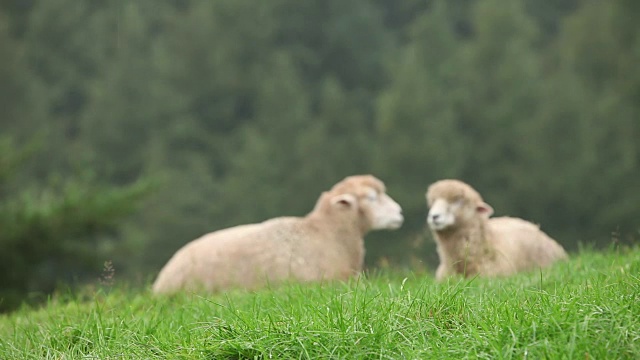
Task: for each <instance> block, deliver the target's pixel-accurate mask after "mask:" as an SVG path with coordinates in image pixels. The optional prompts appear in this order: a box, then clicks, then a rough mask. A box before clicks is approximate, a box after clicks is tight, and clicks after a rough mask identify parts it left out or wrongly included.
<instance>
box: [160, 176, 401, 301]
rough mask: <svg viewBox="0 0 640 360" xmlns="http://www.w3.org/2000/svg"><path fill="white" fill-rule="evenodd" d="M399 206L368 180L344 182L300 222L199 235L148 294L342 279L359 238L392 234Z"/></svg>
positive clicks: (359, 252)
mask: <svg viewBox="0 0 640 360" xmlns="http://www.w3.org/2000/svg"><path fill="white" fill-rule="evenodd" d="M403 221H404V217H403V215H402V208H401V207H400V205H398V204H397V203H396V202H395V201H394V200H393V199H392V198H391V197H389V196H388V195H387V194H386V193H385V185H384V183H383V182H382V181H380V180H379V179H377V178H375V177H374V176H372V175H355V176H349V177H346V178H345V179H344V180H342V181H341V182H339V183H337V184H335V185H334V186H333V187H332V188H331V190H329V191H325V192H323V193H322V194H321V196H320V198H319V199H318V200H317V202H316V205H315V207H314V208H313V210H312V211H311V212H310V213H309V214H307V215H306V216H304V217H279V218H274V219H270V220H267V221H264V222H262V223H258V224H248V225H240V226H236V227H232V228H227V229H223V230H218V231H215V232H212V233H209V234H206V235H204V236H202V237H200V238H198V239H196V240H193V241H192V242H190V243H188V244H186V245H185V246H183V247H182V248H181V249H180V250H178V251H177V252H176V253H175V254H174V255H173V257H172V258H171V259H170V260H169V261H168V263H167V264H166V265H165V266H164V267H163V268H162V270H161V271H160V273H159V274H158V277H157V279H156V281H155V282H154V284H153V288H152V290H153V292H154V293H155V294H171V293H176V292H179V291H204V292H216V291H221V290H226V289H229V288H244V289H255V288H258V287H260V286H264V285H267V284H277V283H281V282H284V281H298V282H310V281H321V280H347V279H349V278H350V277H352V276H356V275H359V273H360V272H361V271H362V268H363V263H364V254H365V249H364V235H365V234H367V233H368V232H369V231H370V230H379V229H390V230H392V229H398V228H399V227H400V226H401V225H402V223H403Z"/></svg>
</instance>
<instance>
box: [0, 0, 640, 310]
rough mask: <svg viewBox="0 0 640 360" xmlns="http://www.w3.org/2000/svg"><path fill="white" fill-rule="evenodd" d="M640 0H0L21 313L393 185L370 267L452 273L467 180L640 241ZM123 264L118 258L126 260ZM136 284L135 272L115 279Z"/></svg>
mask: <svg viewBox="0 0 640 360" xmlns="http://www.w3.org/2000/svg"><path fill="white" fill-rule="evenodd" d="M638 14H640V2H638V1H636V0H612V1H596V0H554V1H540V0H511V1H504V0H402V1H399V0H351V1H344V0H305V1H295V0H269V1H255V0H117V1H114V0H111V1H106V0H103V1H99V0H93V1H77V0H23V1H10V0H0V110H1V112H0V298H1V299H2V300H0V311H6V310H10V309H13V308H15V306H17V305H18V304H19V303H20V302H21V301H24V300H28V301H32V302H37V301H39V300H41V299H43V298H45V297H46V295H47V294H50V293H51V292H53V291H54V290H55V289H56V288H58V289H61V288H65V287H66V286H67V284H79V283H83V282H89V283H91V282H97V279H98V278H99V277H100V276H101V274H102V273H103V272H104V270H105V269H104V268H105V267H107V268H108V267H109V266H111V270H110V271H111V272H112V275H113V277H114V278H115V279H116V281H120V280H121V281H127V282H130V283H132V284H138V285H139V286H141V287H143V286H148V285H149V282H150V281H151V280H152V279H153V278H154V276H155V275H156V274H157V272H158V271H159V269H160V268H161V266H162V265H164V263H165V262H166V261H167V260H168V259H169V257H170V256H171V255H172V254H173V253H174V252H175V251H176V250H177V249H178V248H180V247H181V246H182V245H184V244H185V243H186V242H188V241H190V240H192V239H194V238H196V237H198V236H200V235H202V234H204V233H206V232H210V231H213V230H216V229H220V228H223V227H229V226H233V225H239V224H243V223H250V222H259V221H262V220H265V219H268V218H271V217H275V216H282V215H300V216H302V215H305V214H306V213H307V212H309V211H311V209H312V208H313V205H314V203H315V201H316V199H317V198H318V197H319V195H320V193H321V192H322V191H324V190H327V189H329V188H330V187H331V186H332V185H333V184H335V183H336V182H338V181H340V180H341V179H342V178H344V177H345V176H348V175H353V174H362V173H371V174H374V175H375V176H377V177H379V178H380V179H382V180H383V181H384V182H385V183H386V185H387V189H388V193H389V194H390V195H391V196H392V197H393V198H394V199H396V200H397V201H398V202H399V203H400V205H401V206H402V207H403V209H404V214H405V216H406V222H405V224H404V226H403V227H402V228H401V229H400V230H398V231H394V232H377V233H371V234H370V235H369V236H367V240H366V247H367V256H366V265H367V268H368V269H376V268H378V267H391V268H404V269H412V270H416V271H424V272H427V273H428V272H431V271H432V270H433V269H434V268H435V266H436V264H437V255H436V253H435V245H434V243H433V241H432V239H431V237H430V235H429V233H428V231H427V230H426V228H425V220H424V219H425V216H426V213H427V208H426V204H425V199H424V193H425V191H426V189H427V186H428V185H429V184H430V183H432V182H434V181H436V180H439V179H442V178H458V179H462V180H464V181H466V182H468V183H470V184H471V185H472V186H474V187H475V188H476V189H477V190H478V191H479V192H480V193H481V194H482V195H483V196H484V198H485V200H486V201H487V202H488V203H489V204H490V205H492V206H493V207H494V209H495V210H496V215H497V216H500V215H512V216H518V217H522V218H525V219H528V220H530V221H532V222H535V223H538V224H541V226H542V229H543V230H544V231H546V232H547V233H548V234H549V235H551V236H552V237H554V238H555V239H557V240H558V241H559V242H560V243H561V244H562V245H563V246H564V247H565V248H567V249H568V250H569V251H576V250H578V248H579V247H580V246H582V245H589V246H595V247H597V248H602V247H606V246H609V245H610V244H619V243H622V244H632V243H634V242H637V239H638V237H639V236H640V233H639V229H640V224H639V219H640V145H639V144H638V141H639V139H640V22H638ZM105 262H108V264H107V266H105ZM114 270H115V273H114V274H113V271H114Z"/></svg>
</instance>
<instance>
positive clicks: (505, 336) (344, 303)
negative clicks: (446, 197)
mask: <svg viewBox="0 0 640 360" xmlns="http://www.w3.org/2000/svg"><path fill="white" fill-rule="evenodd" d="M325 358H331V359H463V358H473V359H477V358H483V359H512V358H513V359H545V358H547V359H640V249H639V248H634V249H627V250H618V251H613V250H611V251H607V252H603V253H598V252H593V251H583V252H581V253H580V254H574V255H573V257H572V259H571V260H570V261H569V262H566V263H562V264H559V265H557V266H555V267H554V268H552V269H549V270H544V271H542V272H540V271H538V272H533V273H528V274H522V275H518V276H515V277H512V278H508V279H494V280H487V279H480V278H476V279H471V280H453V281H450V282H448V283H443V284H437V283H435V282H434V281H433V276H432V274H412V273H404V274H401V273H380V274H375V275H371V276H369V277H368V278H367V279H363V280H359V281H354V282H352V283H349V284H343V283H334V284H315V285H289V286H282V287H279V288H276V289H273V290H263V291H259V292H251V293H249V292H242V291H236V292H232V293H227V294H220V295H215V296H207V297H203V296H199V295H194V294H184V295H180V296H176V297H172V298H155V297H153V296H151V294H150V293H149V292H148V290H144V291H140V290H131V289H126V288H125V287H124V286H122V285H121V286H118V284H117V281H116V285H115V287H114V288H111V289H103V290H98V291H95V292H90V291H85V294H81V295H76V296H75V298H73V299H66V300H65V299H63V298H61V297H56V298H54V299H52V300H51V301H49V303H48V304H47V305H46V306H44V307H41V308H39V309H26V308H25V309H22V310H20V311H17V312H14V313H12V314H10V315H5V316H2V317H0V359H325Z"/></svg>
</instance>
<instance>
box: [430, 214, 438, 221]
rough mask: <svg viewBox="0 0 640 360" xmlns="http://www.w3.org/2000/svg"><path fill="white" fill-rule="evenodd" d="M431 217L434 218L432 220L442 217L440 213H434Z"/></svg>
mask: <svg viewBox="0 0 640 360" xmlns="http://www.w3.org/2000/svg"><path fill="white" fill-rule="evenodd" d="M430 217H431V220H432V221H436V220H438V219H439V218H440V215H438V214H432V215H431V216H430Z"/></svg>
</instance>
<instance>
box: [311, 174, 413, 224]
mask: <svg viewBox="0 0 640 360" xmlns="http://www.w3.org/2000/svg"><path fill="white" fill-rule="evenodd" d="M323 198H327V199H328V201H323ZM327 203H328V205H329V206H331V208H332V210H336V209H337V210H336V211H337V212H339V213H340V214H341V216H346V214H348V213H351V214H352V215H354V216H357V219H358V220H357V221H358V222H359V227H360V230H361V231H362V232H363V233H366V232H367V231H369V230H380V229H397V228H399V227H400V226H402V223H403V222H404V217H403V216H402V208H401V207H400V205H398V203H397V202H395V201H394V200H393V199H392V198H391V197H390V196H389V195H387V194H386V192H385V186H384V183H383V182H382V181H380V180H379V179H377V178H375V177H374V176H372V175H356V176H349V177H347V178H345V179H344V180H342V181H341V182H339V183H337V184H336V185H334V186H333V187H332V188H331V190H330V191H328V192H326V193H325V194H323V196H322V197H321V199H320V200H319V201H318V206H320V205H321V204H324V206H326V205H327Z"/></svg>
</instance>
